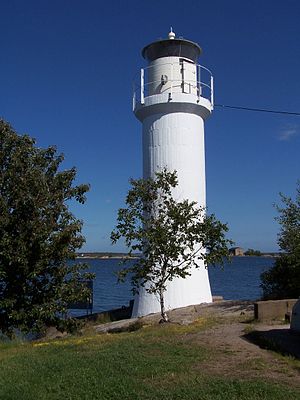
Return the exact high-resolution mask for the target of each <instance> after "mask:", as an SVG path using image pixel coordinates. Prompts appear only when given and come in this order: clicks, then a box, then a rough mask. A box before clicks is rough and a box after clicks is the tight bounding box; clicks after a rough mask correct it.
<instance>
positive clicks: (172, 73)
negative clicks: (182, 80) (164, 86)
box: [169, 63, 174, 100]
mask: <svg viewBox="0 0 300 400" xmlns="http://www.w3.org/2000/svg"><path fill="white" fill-rule="evenodd" d="M173 75H174V72H173V63H172V64H171V87H170V96H169V99H170V100H172V98H173Z"/></svg>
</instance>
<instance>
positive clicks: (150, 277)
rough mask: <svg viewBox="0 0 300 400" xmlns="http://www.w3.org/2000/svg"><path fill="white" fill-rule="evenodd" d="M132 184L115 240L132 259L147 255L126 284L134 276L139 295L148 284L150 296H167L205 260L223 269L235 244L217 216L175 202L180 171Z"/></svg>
mask: <svg viewBox="0 0 300 400" xmlns="http://www.w3.org/2000/svg"><path fill="white" fill-rule="evenodd" d="M130 183H131V186H132V188H131V189H130V190H129V192H128V195H127V198H126V208H122V209H120V210H119V212H118V217H117V225H116V228H115V230H114V231H113V232H112V234H111V240H112V243H116V242H117V241H118V240H119V239H120V238H124V239H125V243H126V245H127V246H128V248H129V255H131V254H132V252H140V253H141V254H142V255H141V257H140V258H139V259H138V260H137V261H136V262H135V263H134V265H131V266H130V267H127V268H126V267H125V268H124V269H123V270H122V271H121V272H120V279H121V280H124V278H125V277H126V276H127V275H128V274H130V276H131V283H132V288H133V292H137V291H138V290H139V287H140V286H145V285H146V284H147V286H146V290H147V291H149V292H150V293H156V294H158V295H159V296H161V295H162V294H163V291H165V290H166V284H167V282H168V281H170V280H172V279H174V278H176V277H181V278H185V277H186V276H187V275H189V274H190V269H191V267H192V266H196V267H197V266H198V261H199V260H200V259H201V260H204V261H205V263H206V264H207V263H212V264H222V263H223V258H224V257H227V256H228V245H229V244H231V242H230V241H229V240H228V239H226V237H225V233H226V232H227V230H228V228H227V225H226V224H222V223H221V222H220V221H218V220H217V219H216V218H215V216H214V215H210V216H207V215H206V213H205V209H204V208H201V207H197V205H196V203H195V202H190V201H188V200H183V201H176V200H175V199H174V198H173V197H172V189H174V188H175V187H176V186H177V185H178V179H177V174H176V171H174V172H169V171H167V170H166V169H164V170H163V171H162V172H159V173H157V174H156V177H155V179H138V180H133V179H132V180H131V181H130ZM161 302H162V299H161ZM163 314H164V313H163V311H162V315H163Z"/></svg>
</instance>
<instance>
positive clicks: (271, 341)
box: [243, 328, 300, 360]
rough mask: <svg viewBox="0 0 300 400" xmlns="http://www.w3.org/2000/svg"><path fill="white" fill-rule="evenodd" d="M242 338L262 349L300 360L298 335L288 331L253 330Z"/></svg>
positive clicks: (299, 339)
mask: <svg viewBox="0 0 300 400" xmlns="http://www.w3.org/2000/svg"><path fill="white" fill-rule="evenodd" d="M243 338H244V339H246V340H248V341H249V342H251V343H254V344H256V345H257V346H259V347H260V348H262V349H266V350H272V351H275V352H276V353H279V354H281V355H288V356H292V357H294V358H296V359H298V360H300V334H299V333H297V332H293V331H291V330H290V329H285V328H283V329H270V330H265V331H256V330H253V331H251V332H248V333H246V334H245V335H244V336H243Z"/></svg>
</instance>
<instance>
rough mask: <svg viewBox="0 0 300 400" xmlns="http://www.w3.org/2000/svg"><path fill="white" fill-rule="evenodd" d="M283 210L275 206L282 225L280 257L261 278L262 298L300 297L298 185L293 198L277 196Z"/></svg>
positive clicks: (299, 196) (299, 205)
mask: <svg viewBox="0 0 300 400" xmlns="http://www.w3.org/2000/svg"><path fill="white" fill-rule="evenodd" d="M280 197H281V200H282V203H283V205H284V206H283V207H279V206H277V205H275V207H276V209H277V211H278V213H279V216H278V217H277V218H276V220H277V221H278V222H279V224H280V225H281V229H280V232H279V235H278V245H279V247H280V249H281V250H282V251H283V253H282V254H281V255H280V257H279V258H277V259H276V261H275V264H274V267H273V268H271V269H270V270H269V271H266V272H264V273H263V274H262V275H261V279H262V284H261V286H262V288H263V292H264V298H266V299H283V298H298V297H299V296H300V181H299V182H298V187H297V189H296V198H295V200H293V199H292V198H291V197H287V196H284V195H283V194H281V193H280Z"/></svg>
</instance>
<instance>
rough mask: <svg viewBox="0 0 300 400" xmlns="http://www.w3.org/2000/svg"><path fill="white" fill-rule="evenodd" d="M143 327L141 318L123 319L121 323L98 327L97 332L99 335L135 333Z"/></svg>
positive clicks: (110, 323) (116, 322)
mask: <svg viewBox="0 0 300 400" xmlns="http://www.w3.org/2000/svg"><path fill="white" fill-rule="evenodd" d="M140 327H141V324H140V321H139V318H131V319H122V320H120V321H114V322H108V323H106V324H101V325H97V326H96V327H95V330H96V332H97V333H118V332H128V331H135V330H137V329H139V328H140Z"/></svg>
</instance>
